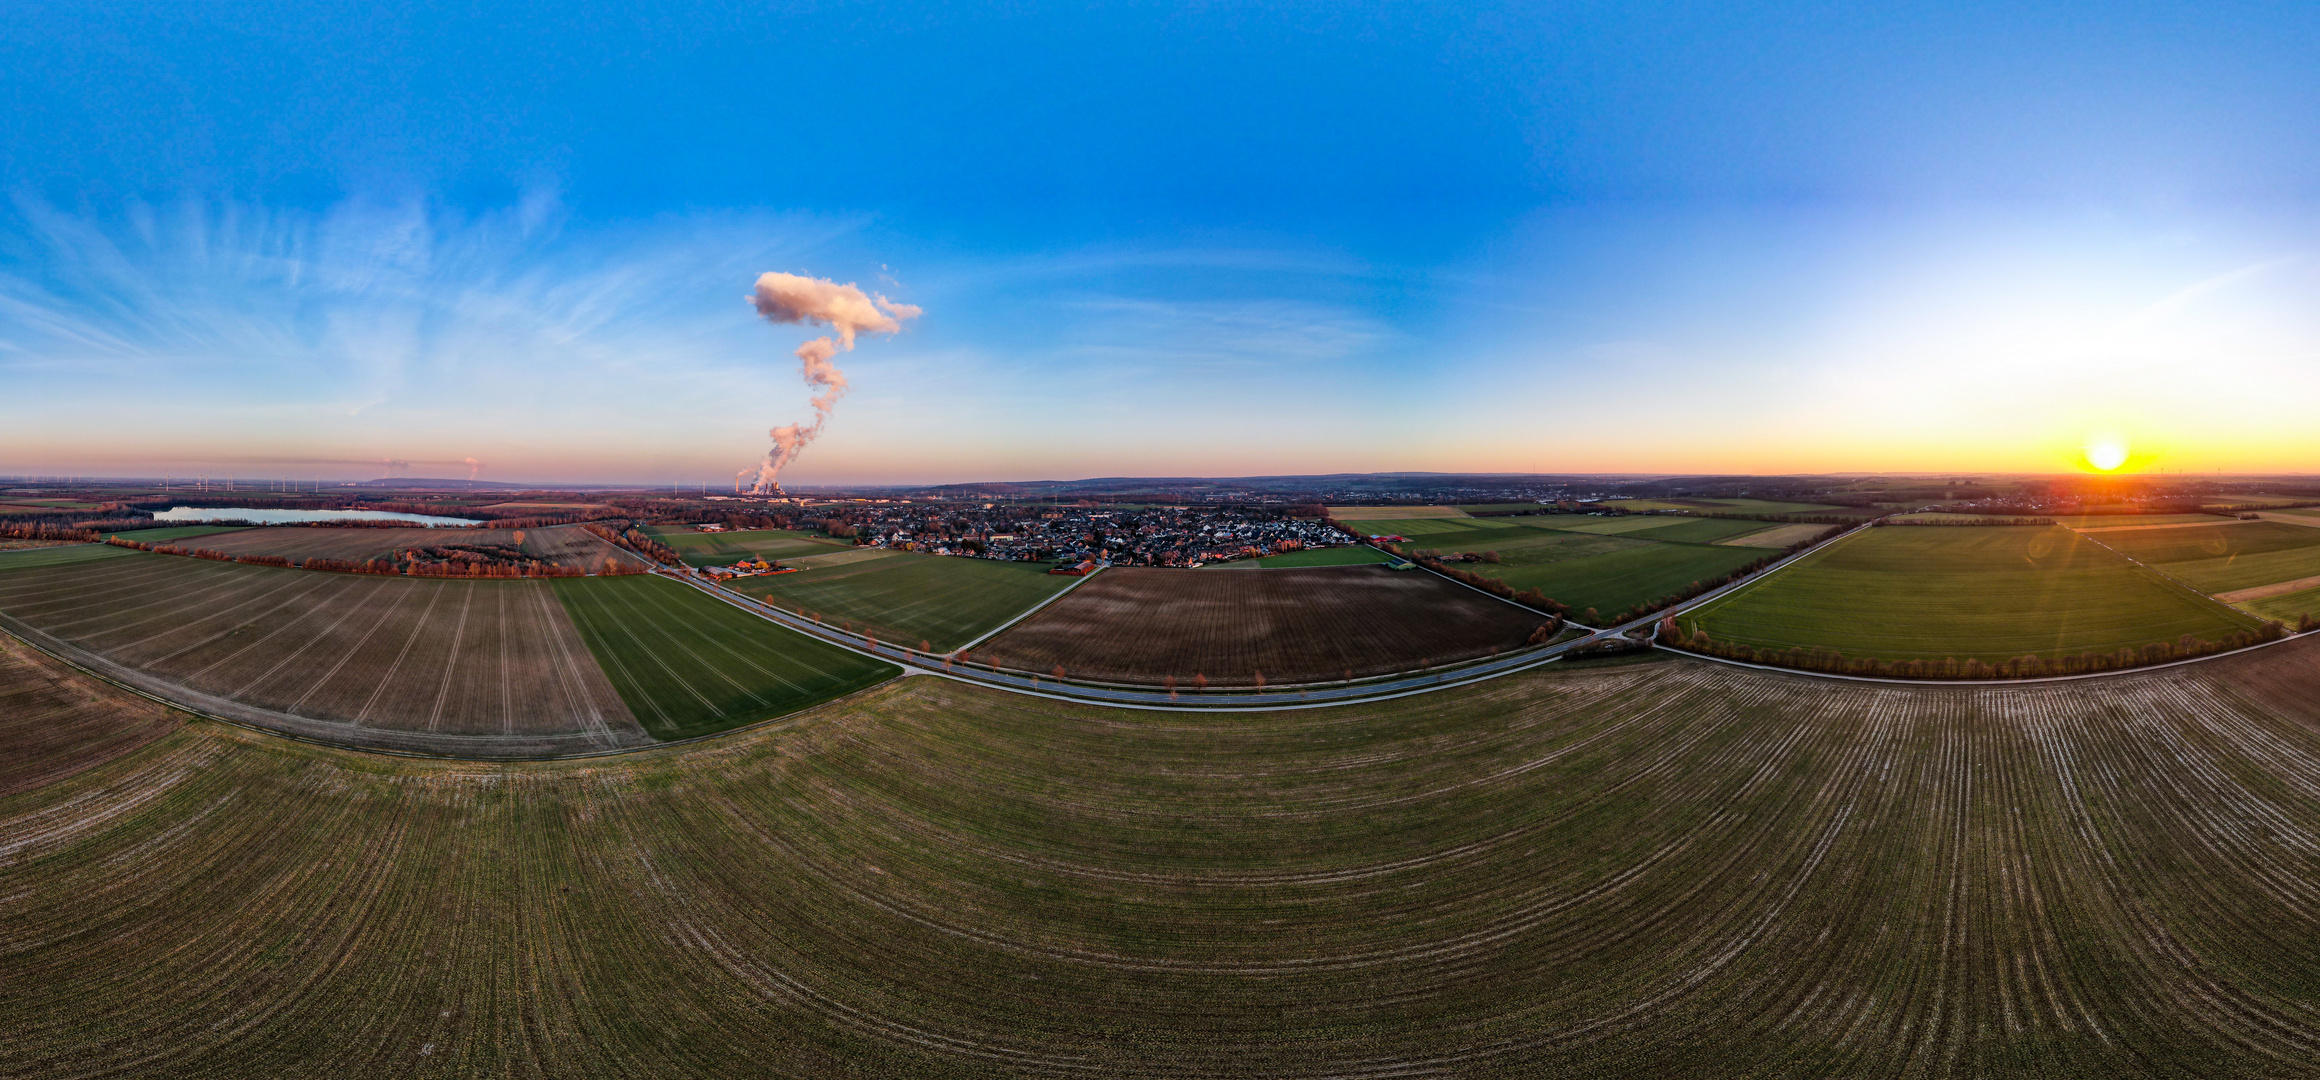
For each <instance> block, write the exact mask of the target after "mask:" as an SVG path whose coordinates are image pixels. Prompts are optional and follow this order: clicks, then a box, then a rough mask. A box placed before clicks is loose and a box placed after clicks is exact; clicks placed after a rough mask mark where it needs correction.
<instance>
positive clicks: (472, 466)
mask: <svg viewBox="0 0 2320 1080" xmlns="http://www.w3.org/2000/svg"><path fill="white" fill-rule="evenodd" d="M465 464H466V465H467V478H468V479H470V480H473V479H475V474H477V473H479V472H482V471H483V462H480V461H477V460H475V459H474V458H467V459H465Z"/></svg>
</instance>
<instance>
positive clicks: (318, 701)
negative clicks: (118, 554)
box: [0, 530, 650, 753]
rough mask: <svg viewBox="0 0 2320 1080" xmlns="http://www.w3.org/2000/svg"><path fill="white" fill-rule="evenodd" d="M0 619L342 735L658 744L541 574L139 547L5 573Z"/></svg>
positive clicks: (425, 740)
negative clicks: (251, 559) (223, 557)
mask: <svg viewBox="0 0 2320 1080" xmlns="http://www.w3.org/2000/svg"><path fill="white" fill-rule="evenodd" d="M345 531H349V532H353V531H367V530H345ZM96 567H101V568H102V569H101V571H100V570H98V569H96ZM0 626H5V627H6V628H7V629H9V630H11V631H14V632H18V633H22V634H25V635H27V636H29V637H31V639H32V640H34V641H36V642H38V643H40V644H41V645H42V646H43V647H44V648H54V649H58V650H69V651H70V652H71V653H72V654H73V655H74V656H75V657H76V659H84V660H85V661H86V662H88V663H90V664H92V665H96V666H99V668H100V670H104V671H105V672H106V674H107V675H108V676H110V677H114V678H118V679H121V680H122V681H125V682H128V683H130V684H131V685H136V686H139V687H141V688H144V689H147V690H150V691H152V692H154V693H158V694H161V695H163V696H164V697H167V698H169V699H170V700H172V701H182V702H185V703H187V704H190V705H193V706H194V707H196V708H200V709H203V710H205V711H208V712H213V713H216V714H218V715H221V716H226V717H229V718H232V719H236V720H241V721H245V722H248V723H254V724H259V725H261V726H265V727H271V728H276V729H278V730H286V731H291V732H294V733H297V734H303V735H310V736H314V737H318V738H325V739H329V740H331V741H336V742H348V743H353V744H355V745H371V746H381V747H389V748H404V749H425V750H434V751H441V752H474V753H547V752H554V751H559V750H562V751H572V750H586V749H591V748H611V747H618V746H628V745H636V744H641V743H645V742H649V741H650V739H649V738H647V736H646V735H645V734H644V731H643V729H642V728H641V727H639V726H638V724H637V722H636V719H635V717H634V716H633V715H632V714H631V713H630V712H629V710H628V707H627V706H626V705H624V704H622V703H621V700H620V697H619V695H618V694H616V693H614V691H613V688H612V686H611V684H610V683H609V682H608V681H607V680H606V679H605V677H604V674H603V672H602V671H601V670H600V669H599V668H598V667H597V665H596V662H595V660H594V659H593V658H592V657H591V656H590V655H589V652H588V649H587V646H586V645H585V644H584V643H583V642H582V641H581V639H580V637H579V634H578V633H577V632H576V631H575V630H574V629H573V626H572V622H571V619H570V618H569V617H568V616H567V615H566V614H565V612H564V608H563V606H562V605H561V604H559V603H558V602H557V600H556V597H555V594H554V593H553V592H552V591H551V590H550V589H549V587H548V584H547V583H546V582H541V581H474V580H442V579H413V578H400V577H376V576H370V575H362V574H331V573H320V572H309V571H303V570H283V569H276V568H273V567H258V566H243V565H238V564H233V563H218V562H208V561H202V560H195V559H187V558H182V557H177V556H169V555H146V554H137V555H132V556H129V557H126V558H119V559H109V560H105V561H104V562H102V563H97V564H75V565H64V566H53V567H42V568H35V569H25V570H12V571H9V572H7V573H0Z"/></svg>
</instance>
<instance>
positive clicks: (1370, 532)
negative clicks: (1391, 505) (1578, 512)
mask: <svg viewBox="0 0 2320 1080" xmlns="http://www.w3.org/2000/svg"><path fill="white" fill-rule="evenodd" d="M1533 520H1536V519H1532V518H1470V517H1438V518H1381V519H1374V520H1366V521H1347V522H1346V524H1348V525H1351V526H1353V527H1354V529H1356V530H1357V531H1359V532H1361V533H1362V534H1363V535H1365V536H1407V537H1410V538H1412V539H1413V540H1417V539H1423V538H1427V537H1430V536H1434V535H1438V534H1441V533H1458V532H1479V531H1483V530H1488V529H1513V528H1521V527H1522V525H1523V523H1525V522H1528V521H1533Z"/></svg>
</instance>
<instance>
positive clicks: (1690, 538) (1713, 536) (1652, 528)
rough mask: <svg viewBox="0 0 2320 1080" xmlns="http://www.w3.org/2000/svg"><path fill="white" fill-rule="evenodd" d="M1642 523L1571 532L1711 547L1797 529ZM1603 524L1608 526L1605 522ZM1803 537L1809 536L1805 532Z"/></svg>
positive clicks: (1711, 522) (1678, 520)
mask: <svg viewBox="0 0 2320 1080" xmlns="http://www.w3.org/2000/svg"><path fill="white" fill-rule="evenodd" d="M1617 520H1619V521H1620V522H1622V523H1624V522H1628V521H1634V520H1637V519H1635V518H1621V519H1617ZM1642 520H1644V521H1648V522H1651V524H1649V525H1645V526H1643V527H1642V528H1640V529H1616V530H1614V529H1591V528H1588V527H1586V526H1576V527H1573V528H1572V529H1571V531H1572V532H1604V533H1612V534H1614V535H1619V536H1630V535H1631V536H1634V537H1635V538H1636V539H1638V540H1655V541H1659V542H1662V543H1677V544H1715V543H1722V542H1723V541H1726V540H1730V539H1731V538H1733V537H1736V536H1747V535H1749V534H1750V533H1760V532H1764V531H1766V530H1769V529H1784V528H1787V529H1793V528H1796V527H1797V526H1794V525H1775V524H1769V523H1766V522H1762V521H1739V520H1734V519H1731V518H1684V517H1657V516H1654V517H1648V518H1643V519H1642ZM1606 524H1609V523H1608V522H1607V523H1606ZM1804 528H1807V529H1811V530H1812V532H1814V533H1817V532H1820V531H1821V530H1822V529H1826V528H1828V526H1826V525H1823V526H1820V527H1819V528H1814V527H1813V526H1810V525H1807V526H1804ZM1807 535H1810V534H1809V533H1808V534H1807Z"/></svg>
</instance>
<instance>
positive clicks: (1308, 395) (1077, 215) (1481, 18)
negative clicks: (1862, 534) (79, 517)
mask: <svg viewBox="0 0 2320 1080" xmlns="http://www.w3.org/2000/svg"><path fill="white" fill-rule="evenodd" d="M2315 46H2320V12H2315V11H2314V10H2313V9H2310V8H2306V7H2289V6H2261V5H2217V4H2202V5H2190V4H2181V5H2156V4H2124V5H2122V4H2108V5H2099V6H2098V5H2092V4H2087V5H2041V6H2038V7H2036V8H2028V7H2023V6H2000V5H1987V4H1984V5H1973V4H1941V5H1934V4H1922V5H1880V6H1877V7H1876V8H1874V9H1871V8H1867V7H1864V6H1861V5H1837V4H1825V5H1810V4H1784V5H1763V4H1759V5H1730V4H1666V5H1633V4H1629V5H1608V4H1564V5H1505V6H1490V5H1481V4H1472V3H1466V4H1423V3H1397V4H1352V3H1328V4H1302V5H1300V4H1274V5H1265V6H1263V7H1261V8H1260V7H1252V6H1245V5H1199V4H1173V5H1159V4H1149V5H1139V4H1104V5H1085V4H1083V5H1070V6H1066V5H1043V4H986V5H908V4H892V3H888V4H835V3H824V4H813V3H804V4H762V3H760V4H723V5H667V6H663V7H658V8H656V9H654V10H652V11H650V12H644V13H640V12H638V11H634V10H630V9H629V8H628V7H626V6H624V7H611V6H588V5H575V4H568V3H566V4H555V5H544V4H543V5H518V4H491V5H431V6H413V7H411V8H408V9H405V10H399V11H389V10H382V9H380V8H376V7H372V6H354V5H333V4H301V5H280V4H265V5H258V4H229V3H203V4H179V5H171V4H161V5H148V6H139V7H128V6H122V5H96V4H46V3H30V4H17V5H10V6H9V7H8V8H7V9H6V10H5V11H0V88H4V90H5V94H6V98H5V100H6V102H7V104H8V106H9V107H7V108H5V109H0V147H4V149H5V153H4V154H0V188H4V189H5V194H6V197H7V204H6V206H5V208H4V210H0V469H5V470H8V471H36V472H67V471H72V472H97V473H116V474H123V473H146V474H149V473H155V472H162V471H175V472H181V473H182V472H191V471H209V472H212V473H216V472H235V473H238V474H241V475H269V474H271V475H297V476H331V477H341V476H343V477H360V476H371V475H379V474H380V473H381V472H382V471H383V470H382V468H380V467H377V466H372V465H368V464H365V463H368V462H373V461H381V460H389V459H398V460H407V461H411V462H413V463H414V464H413V466H412V467H411V469H410V471H411V472H412V473H414V474H418V475H447V474H449V475H456V474H458V473H459V472H461V471H462V469H454V468H452V467H451V466H449V465H429V464H427V463H429V462H439V463H444V462H457V461H460V460H462V459H466V458H474V459H476V460H478V461H481V462H483V463H484V465H483V466H482V468H481V470H480V472H479V475H482V476H485V477H487V478H496V479H509V480H605V481H615V480H618V481H656V480H668V479H681V480H685V481H688V482H716V481H718V480H720V479H723V478H729V477H731V476H732V475H733V472H734V471H735V470H736V469H738V468H740V467H742V466H745V465H748V464H749V463H750V462H752V461H753V460H755V459H756V458H757V457H758V456H759V455H760V454H762V453H763V450H764V446H765V429H767V428H768V427H771V426H774V425H776V424H782V423H788V422H791V421H793V420H799V419H804V418H807V416H808V415H809V414H808V410H807V408H806V406H805V400H806V398H807V397H808V396H809V391H808V390H807V388H806V387H805V386H804V384H803V383H802V382H801V381H800V379H799V378H798V375H797V366H796V361H795V360H794V359H793V358H792V357H791V355H790V353H791V350H792V349H794V348H795V347H796V346H797V344H798V343H799V342H800V341H801V340H803V339H804V338H805V337H807V336H810V335H809V334H807V333H804V332H800V330H799V328H797V327H791V326H778V327H777V326H770V325H767V324H765V323H763V322H761V321H757V320H756V319H755V318H754V317H753V316H752V314H751V311H750V309H749V307H748V306H747V305H746V304H745V303H743V302H742V299H741V298H742V296H743V295H744V294H745V293H746V292H747V291H748V288H749V284H750V282H751V281H752V280H753V279H754V278H755V276H756V275H757V274H758V273H759V272H762V271H766V270H783V271H790V272H795V273H805V274H811V275H813V276H818V277H826V278H831V279H834V280H837V281H841V282H859V283H861V284H862V285H863V287H864V288H866V289H875V290H879V291H883V292H885V293H888V294H889V295H892V296H893V297H894V298H895V299H897V300H901V301H906V302H909V303H915V304H918V305H920V306H922V307H923V308H925V310H926V314H925V316H923V317H922V318H920V319H918V320H915V321H914V322H913V323H911V324H910V326H909V327H908V328H907V329H906V330H905V332H904V333H902V334H901V335H899V336H896V337H892V338H886V337H880V338H872V339H865V340H864V341H863V343H862V345H861V347H860V348H859V349H858V350H857V351H855V352H852V353H848V354H844V355H843V356H842V357H841V358H840V363H841V365H842V366H844V367H845V369H846V371H847V374H848V376H849V378H850V379H851V382H852V384H853V392H852V394H851V396H849V397H848V398H847V399H846V400H845V401H844V402H842V403H841V404H840V405H839V406H838V409H837V413H836V415H835V416H834V417H833V419H832V420H831V422H830V425H829V428H828V432H827V434H826V435H825V436H824V437H823V438H822V440H821V441H820V442H818V443H816V444H815V445H813V446H811V447H809V448H808V449H807V451H806V452H805V453H804V455H803V456H801V457H800V459H799V460H798V462H797V463H796V465H794V466H793V467H792V470H791V472H790V473H789V476H790V477H791V478H792V479H794V480H796V481H798V482H803V483H816V482H825V483H827V482H876V481H906V482H915V481H929V480H965V479H984V478H993V479H997V478H1028V477H1055V476H1088V475H1109V474H1122V473H1129V474H1185V473H1206V474H1254V473H1275V472H1316V471H1337V470H1388V469H1439V470H1499V471H1522V470H1532V469H1537V470H1546V471H1556V470H1619V471H1800V470H1819V469H1910V470H1918V469H1922V470H1963V469H2040V470H2043V469H2054V468H2064V467H2067V466H2068V464H2069V459H2070V456H2071V454H2072V452H2073V450H2074V449H2075V448H2077V447H2079V446H2081V445H2083V444H2084V443H2085V442H2086V441H2088V440H2089V439H2093V438H2098V437H2122V438H2126V439H2130V440H2132V441H2133V442H2135V443H2136V445H2137V446H2138V447H2140V448H2144V449H2145V453H2146V457H2147V458H2148V461H2149V464H2150V466H2151V467H2154V468H2175V469H2189V470H2207V469H2217V468H2230V469H2294V470H2308V469H2310V468H2311V467H2312V462H2313V461H2315V460H2320V456H2316V452H2320V436H2315V435H2313V434H2309V432H2312V431H2314V430H2315V428H2314V425H2312V424H2310V423H2309V419H2308V414H2307V410H2308V403H2309V402H2311V401H2313V400H2320V380H2316V378H2315V376H2314V375H2313V374H2312V373H2313V372H2315V371H2320V363H2316V362H2315V361H2320V318H2316V317H2315V316H2314V315H2313V314H2311V313H2310V312H2311V311H2312V310H2314V308H2315V305H2313V304H2312V303H2311V300H2312V298H2313V296H2314V288H2315V286H2320V263H2315V262H2314V261H2313V253H2314V251H2315V250H2316V248H2320V213H2316V211H2320V204H2316V202H2315V199H2316V197H2320V190H2316V186H2320V168H2316V166H2320V127H2316V126H2315V125H2313V124H2312V123H2311V122H2310V120H2311V118H2312V117H2313V116H2314V115H2315V114H2316V107H2320V74H2315V72H2314V69H2313V68H2312V66H2311V65H2310V63H2309V58H2310V57H2311V56H2313V55H2320V49H2316V48H2315Z"/></svg>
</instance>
